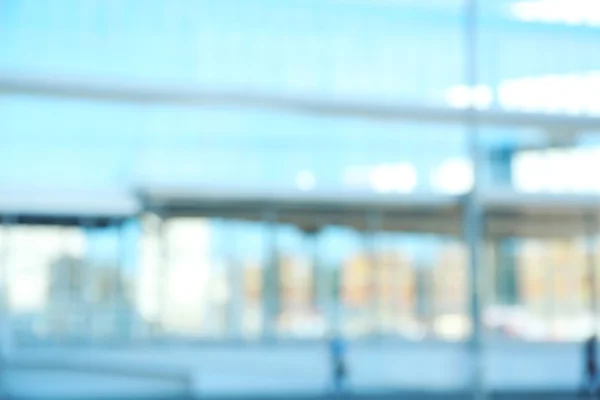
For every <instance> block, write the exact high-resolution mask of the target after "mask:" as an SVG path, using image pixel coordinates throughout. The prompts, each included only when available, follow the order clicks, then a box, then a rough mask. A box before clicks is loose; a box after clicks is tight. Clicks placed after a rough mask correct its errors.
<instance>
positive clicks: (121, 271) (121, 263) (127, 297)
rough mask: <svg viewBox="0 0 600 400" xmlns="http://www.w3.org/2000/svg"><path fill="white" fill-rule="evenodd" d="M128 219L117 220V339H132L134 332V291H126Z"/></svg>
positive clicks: (115, 292)
mask: <svg viewBox="0 0 600 400" xmlns="http://www.w3.org/2000/svg"><path fill="white" fill-rule="evenodd" d="M126 223H127V221H126V220H116V221H115V224H116V228H117V270H116V271H115V273H116V276H115V288H114V297H115V298H114V302H115V304H114V308H113V310H114V312H115V319H114V320H115V331H116V336H117V337H116V339H117V340H119V341H120V340H131V337H132V333H133V332H134V329H135V327H134V321H133V318H132V311H133V310H132V304H131V303H130V302H131V300H132V297H133V296H132V293H126V290H128V289H131V288H128V286H127V284H131V283H132V282H128V281H127V280H126V277H127V275H126V274H125V266H126V265H127V259H128V255H129V252H130V251H132V249H130V248H129V246H128V243H127V230H126V228H127V226H126Z"/></svg>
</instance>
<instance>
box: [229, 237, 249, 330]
mask: <svg viewBox="0 0 600 400" xmlns="http://www.w3.org/2000/svg"><path fill="white" fill-rule="evenodd" d="M228 228H229V230H230V235H231V240H230V243H229V246H228V247H227V254H226V255H225V257H226V262H227V277H228V280H229V288H228V291H229V298H228V331H229V337H230V338H231V339H240V338H241V337H242V336H243V318H244V270H243V265H242V263H241V262H240V259H239V258H238V252H237V243H238V236H237V235H236V233H237V231H236V228H237V227H235V226H234V227H231V226H229V227H228Z"/></svg>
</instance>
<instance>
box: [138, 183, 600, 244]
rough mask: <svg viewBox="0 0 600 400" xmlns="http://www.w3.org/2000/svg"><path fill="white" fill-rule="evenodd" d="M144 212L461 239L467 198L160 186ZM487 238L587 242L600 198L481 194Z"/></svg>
mask: <svg viewBox="0 0 600 400" xmlns="http://www.w3.org/2000/svg"><path fill="white" fill-rule="evenodd" d="M139 194H140V202H141V204H142V205H143V207H144V208H145V209H148V210H155V211H157V212H160V214H161V215H163V216H164V217H189V216H206V217H220V218H232V219H242V220H252V221H261V220H264V219H265V215H266V214H265V213H266V212H268V211H271V210H275V211H276V212H277V221H278V222H279V223H284V224H291V225H295V226H297V227H299V228H300V229H302V230H306V231H313V230H319V229H321V228H323V227H325V226H327V225H342V226H350V227H353V228H354V229H357V230H359V231H368V230H369V227H368V221H367V218H366V216H367V215H368V214H369V213H371V212H379V213H382V215H383V219H382V223H381V230H383V231H397V232H413V233H433V234H442V235H452V236H460V235H461V232H462V221H463V219H462V216H463V213H464V209H465V200H466V197H465V196H462V195H442V194H433V193H427V194H412V195H380V194H378V195H376V194H370V193H358V192H348V193H339V192H336V193H325V192H312V193H311V192H308V193H307V192H294V191H287V192H286V191H279V192H278V191H272V190H268V191H266V190H265V191H231V190H229V191H228V190H208V189H206V188H193V187H174V186H162V187H159V186H154V187H146V188H142V189H140V191H139ZM480 199H481V202H482V208H483V211H484V219H485V227H486V234H487V235H488V236H490V237H537V238H547V237H566V236H578V235H584V234H585V232H584V229H583V226H584V221H585V219H586V218H588V217H590V216H596V215H598V213H599V211H600V208H599V207H598V204H600V196H595V195H537V194H523V193H516V192H513V191H510V190H503V191H492V190H488V191H486V190H482V193H481V196H480Z"/></svg>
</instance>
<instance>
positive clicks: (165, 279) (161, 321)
mask: <svg viewBox="0 0 600 400" xmlns="http://www.w3.org/2000/svg"><path fill="white" fill-rule="evenodd" d="M166 225H167V222H166V221H165V216H164V215H163V214H158V226H157V230H158V232H157V236H158V247H159V254H158V258H159V260H158V271H157V276H156V298H157V301H158V311H157V321H156V322H157V325H158V326H157V329H156V330H155V331H154V332H153V336H154V337H155V338H157V337H161V336H163V335H164V334H165V332H166V321H165V316H166V314H167V306H168V304H167V303H168V302H167V299H168V296H169V243H168V242H167V226H166Z"/></svg>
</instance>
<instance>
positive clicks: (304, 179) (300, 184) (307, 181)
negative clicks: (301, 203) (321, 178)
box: [296, 170, 317, 192]
mask: <svg viewBox="0 0 600 400" xmlns="http://www.w3.org/2000/svg"><path fill="white" fill-rule="evenodd" d="M316 184H317V179H316V178H315V174H314V173H313V172H312V171H309V170H303V171H300V172H298V174H297V175H296V187H297V188H298V189H300V190H302V191H305V192H308V191H310V190H313V189H314V188H315V186H316Z"/></svg>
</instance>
